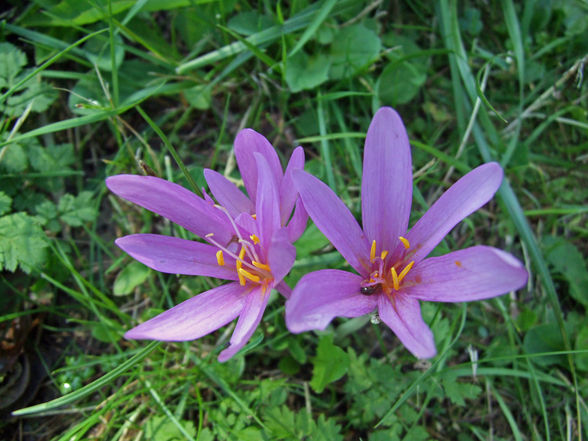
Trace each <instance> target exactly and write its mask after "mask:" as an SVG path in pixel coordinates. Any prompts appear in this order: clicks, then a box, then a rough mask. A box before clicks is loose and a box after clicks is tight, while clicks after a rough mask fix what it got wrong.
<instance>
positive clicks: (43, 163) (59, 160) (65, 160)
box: [26, 144, 75, 172]
mask: <svg viewBox="0 0 588 441" xmlns="http://www.w3.org/2000/svg"><path fill="white" fill-rule="evenodd" d="M26 150H27V152H28V156H29V160H30V161H31V167H33V168H34V169H35V170H37V171H39V172H57V171H64V170H69V169H70V167H69V166H70V165H71V164H73V162H74V161H75V156H74V150H73V146H72V145H71V144H60V145H52V146H49V147H42V146H40V145H38V144H37V145H31V146H28V147H26Z"/></svg>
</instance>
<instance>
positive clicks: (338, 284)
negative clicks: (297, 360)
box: [286, 270, 377, 333]
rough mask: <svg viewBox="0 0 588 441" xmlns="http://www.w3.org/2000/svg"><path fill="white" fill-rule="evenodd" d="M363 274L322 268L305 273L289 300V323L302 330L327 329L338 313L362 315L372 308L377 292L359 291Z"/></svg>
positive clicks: (287, 324)
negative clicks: (364, 292)
mask: <svg viewBox="0 0 588 441" xmlns="http://www.w3.org/2000/svg"><path fill="white" fill-rule="evenodd" d="M361 280H362V278H361V276H358V275H357V274H353V273H348V272H346V271H340V270H320V271H315V272H312V273H309V274H306V275H305V276H303V277H302V278H301V279H300V281H299V282H298V284H297V285H296V287H295V288H294V291H293V292H292V295H291V297H290V299H288V301H286V326H287V327H288V329H289V330H290V332H294V333H300V332H304V331H310V330H313V329H325V328H326V327H327V325H328V324H329V323H330V322H331V320H333V319H334V318H335V317H359V316H360V315H364V314H367V313H369V312H371V311H373V310H374V309H375V308H376V306H377V297H376V296H366V295H363V294H361V293H360V292H359V287H360V285H359V284H360V283H361Z"/></svg>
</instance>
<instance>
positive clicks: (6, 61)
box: [0, 43, 57, 116]
mask: <svg viewBox="0 0 588 441" xmlns="http://www.w3.org/2000/svg"><path fill="white" fill-rule="evenodd" d="M26 64H27V57H26V54H25V53H24V52H22V51H21V50H20V49H18V48H16V47H15V46H13V45H12V44H10V43H0V88H1V89H2V90H4V89H10V88H12V87H13V86H15V85H16V84H18V82H19V81H21V79H23V78H24V77H25V76H26V75H28V74H29V72H30V70H29V71H27V70H23V67H24V66H25V65H26ZM56 97H57V93H56V91H55V90H54V89H53V88H52V87H51V86H49V85H48V84H46V83H44V82H42V81H41V77H40V76H39V75H37V76H35V77H33V78H31V79H29V80H28V81H26V82H25V83H24V84H21V85H20V86H18V88H17V89H16V90H14V91H13V93H12V94H11V95H10V96H9V97H8V98H6V100H5V101H4V102H2V103H0V113H4V114H6V115H8V116H20V115H21V114H22V113H23V111H24V110H25V108H26V107H27V106H28V105H29V104H30V103H31V101H32V102H33V105H32V107H31V110H32V111H33V112H43V111H45V110H47V108H48V107H49V105H50V104H51V103H52V102H53V101H54V100H55V98H56Z"/></svg>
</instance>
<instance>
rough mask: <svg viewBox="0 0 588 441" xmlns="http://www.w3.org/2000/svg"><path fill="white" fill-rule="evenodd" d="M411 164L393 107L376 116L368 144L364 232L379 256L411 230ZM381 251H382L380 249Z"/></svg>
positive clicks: (367, 137)
mask: <svg viewBox="0 0 588 441" xmlns="http://www.w3.org/2000/svg"><path fill="white" fill-rule="evenodd" d="M411 203H412V160H411V155H410V144H409V143H408V136H407V134H406V129H405V128H404V124H403V123H402V119H401V118H400V116H399V115H398V113H396V111H394V110H393V109H391V108H390V107H382V108H381V109H380V110H378V112H377V113H376V114H375V115H374V118H373V119H372V122H371V124H370V127H369V129H368V132H367V136H366V140H365V149H364V153H363V178H362V184H361V208H362V219H363V229H364V231H365V234H366V236H367V237H368V239H369V240H370V241H372V240H375V241H376V243H377V244H378V245H379V247H378V253H379V252H381V251H383V250H388V251H393V250H394V249H395V248H396V246H397V245H398V236H403V235H404V233H406V229H407V227H408V219H409V217H410V206H411ZM380 247H381V248H380Z"/></svg>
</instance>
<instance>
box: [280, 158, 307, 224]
mask: <svg viewBox="0 0 588 441" xmlns="http://www.w3.org/2000/svg"><path fill="white" fill-rule="evenodd" d="M303 169H304V149H303V148H302V147H296V149H295V150H294V151H293V152H292V156H290V161H289V162H288V166H287V167H286V171H285V172H284V179H282V183H281V184H280V217H281V219H282V225H286V223H288V220H289V219H290V215H291V214H292V209H293V208H294V204H295V203H296V199H297V198H298V192H297V191H296V187H294V181H293V179H292V172H293V171H294V170H303Z"/></svg>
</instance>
